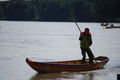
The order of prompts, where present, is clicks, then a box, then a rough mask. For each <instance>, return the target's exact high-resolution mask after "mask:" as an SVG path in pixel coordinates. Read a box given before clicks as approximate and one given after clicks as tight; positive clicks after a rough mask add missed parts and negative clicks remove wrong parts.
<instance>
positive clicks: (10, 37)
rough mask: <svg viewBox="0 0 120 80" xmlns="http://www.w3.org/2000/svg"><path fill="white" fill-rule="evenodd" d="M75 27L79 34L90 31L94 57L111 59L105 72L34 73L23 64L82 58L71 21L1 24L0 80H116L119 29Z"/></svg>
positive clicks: (96, 25)
mask: <svg viewBox="0 0 120 80" xmlns="http://www.w3.org/2000/svg"><path fill="white" fill-rule="evenodd" d="M78 24H79V26H80V28H81V30H82V31H83V30H84V28H85V27H88V28H90V31H91V33H92V38H93V45H92V47H91V49H92V50H93V52H94V55H95V56H96V57H97V56H107V57H109V58H110V61H109V62H108V64H107V65H106V66H105V69H102V70H94V71H88V72H72V73H71V72H61V73H47V74H37V72H35V71H34V70H32V69H31V68H30V67H29V66H28V65H27V64H26V62H25V58H26V57H28V58H31V59H33V60H36V61H44V62H45V61H64V60H78V59H81V58H82V56H81V53H80V49H79V40H78V38H79V31H78V29H77V27H76V25H75V24H74V23H72V22H22V21H20V22H17V21H0V69H1V70H0V80H117V74H120V29H119V28H118V29H102V28H101V27H100V23H78ZM114 25H120V23H114Z"/></svg>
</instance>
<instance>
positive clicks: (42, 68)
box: [26, 56, 109, 73]
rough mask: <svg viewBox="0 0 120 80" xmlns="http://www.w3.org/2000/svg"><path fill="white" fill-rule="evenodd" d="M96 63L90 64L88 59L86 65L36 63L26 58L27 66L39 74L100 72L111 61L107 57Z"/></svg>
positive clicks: (77, 61) (98, 58)
mask: <svg viewBox="0 0 120 80" xmlns="http://www.w3.org/2000/svg"><path fill="white" fill-rule="evenodd" d="M95 61H96V62H95V63H92V64H89V60H88V59H86V62H85V64H81V63H80V62H81V60H73V61H59V62H36V61H32V60H30V59H28V58H26V62H27V64H28V65H29V66H30V67H31V68H32V69H34V70H35V71H37V72H38V73H48V72H62V71H70V72H75V71H90V70H98V69H102V68H104V66H105V64H106V63H107V62H108V61H109V58H108V57H105V56H99V57H97V58H96V59H95Z"/></svg>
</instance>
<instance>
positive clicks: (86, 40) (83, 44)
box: [79, 28, 94, 64]
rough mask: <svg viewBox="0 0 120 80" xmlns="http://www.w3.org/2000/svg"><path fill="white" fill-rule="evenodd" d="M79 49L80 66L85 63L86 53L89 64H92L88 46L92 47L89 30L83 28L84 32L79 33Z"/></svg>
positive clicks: (91, 55)
mask: <svg viewBox="0 0 120 80" xmlns="http://www.w3.org/2000/svg"><path fill="white" fill-rule="evenodd" d="M79 40H80V48H81V53H82V56H83V58H82V62H81V63H82V64H84V63H85V59H86V53H87V55H88V57H89V63H90V64H91V63H93V58H94V55H93V53H92V51H91V49H90V46H91V45H92V35H91V33H90V32H89V28H85V31H84V32H81V34H80V37H79Z"/></svg>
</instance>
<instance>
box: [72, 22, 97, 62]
mask: <svg viewBox="0 0 120 80" xmlns="http://www.w3.org/2000/svg"><path fill="white" fill-rule="evenodd" d="M74 21H75V20H74ZM75 24H76V26H77V28H78V30H79V31H80V33H81V32H82V31H81V30H80V27H79V25H78V24H77V22H76V21H75ZM89 49H90V47H89ZM90 50H91V49H90ZM91 52H92V50H91ZM92 54H93V52H92ZM93 57H94V59H95V56H94V54H93ZM95 62H96V63H97V60H96V59H95Z"/></svg>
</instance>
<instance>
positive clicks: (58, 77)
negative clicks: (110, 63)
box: [30, 71, 108, 80]
mask: <svg viewBox="0 0 120 80" xmlns="http://www.w3.org/2000/svg"><path fill="white" fill-rule="evenodd" d="M107 75H108V72H104V73H103V72H94V71H90V72H89V71H88V72H61V73H44V74H39V73H38V74H35V75H34V76H32V77H31V79H30V80H65V79H70V80H100V78H101V77H100V76H104V77H105V76H107ZM98 76H99V77H98ZM96 78H97V79H96ZM101 80H102V79H101ZM103 80H104V79H103Z"/></svg>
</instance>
